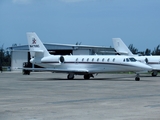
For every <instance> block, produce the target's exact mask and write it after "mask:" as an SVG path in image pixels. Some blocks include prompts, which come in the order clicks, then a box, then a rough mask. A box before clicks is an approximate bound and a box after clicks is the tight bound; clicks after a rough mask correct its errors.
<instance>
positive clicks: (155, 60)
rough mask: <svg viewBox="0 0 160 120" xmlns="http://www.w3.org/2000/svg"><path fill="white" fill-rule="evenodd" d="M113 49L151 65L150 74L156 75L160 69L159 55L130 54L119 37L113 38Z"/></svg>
mask: <svg viewBox="0 0 160 120" xmlns="http://www.w3.org/2000/svg"><path fill="white" fill-rule="evenodd" d="M112 40H113V45H114V49H115V50H116V52H117V53H119V54H122V55H129V56H133V57H134V58H135V59H136V60H138V61H140V62H142V63H146V64H147V65H149V66H151V67H152V71H151V72H152V76H157V74H158V71H160V56H138V55H134V54H132V52H131V51H130V50H129V49H128V47H127V46H126V45H125V43H124V42H123V41H122V40H121V38H113V39H112Z"/></svg>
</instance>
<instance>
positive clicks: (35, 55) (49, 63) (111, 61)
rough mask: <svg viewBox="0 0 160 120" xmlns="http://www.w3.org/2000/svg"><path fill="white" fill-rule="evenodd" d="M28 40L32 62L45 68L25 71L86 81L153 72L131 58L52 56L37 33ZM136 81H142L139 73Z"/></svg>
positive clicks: (30, 35) (29, 34) (31, 34)
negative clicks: (101, 75)
mask: <svg viewBox="0 0 160 120" xmlns="http://www.w3.org/2000/svg"><path fill="white" fill-rule="evenodd" d="M27 38H28V44H29V50H30V54H31V60H30V62H31V63H33V64H35V65H38V66H41V67H43V68H23V69H24V70H39V71H40V70H42V71H52V72H60V73H67V74H68V76H67V78H68V79H74V75H84V79H90V77H93V74H98V73H106V72H126V71H131V72H141V71H148V70H151V67H150V66H148V65H146V64H143V63H141V62H138V61H136V59H135V58H133V57H130V56H118V55H65V56H62V55H50V53H49V52H48V51H47V49H46V48H45V46H44V45H43V43H42V42H41V40H40V39H39V37H38V36H37V35H36V33H34V32H29V33H27ZM135 80H136V81H139V80H140V78H139V74H138V73H137V75H136V77H135Z"/></svg>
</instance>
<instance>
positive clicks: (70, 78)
mask: <svg viewBox="0 0 160 120" xmlns="http://www.w3.org/2000/svg"><path fill="white" fill-rule="evenodd" d="M90 77H94V76H93V74H85V75H84V79H85V80H89V79H90ZM67 79H68V80H73V79H74V73H69V74H68V76H67Z"/></svg>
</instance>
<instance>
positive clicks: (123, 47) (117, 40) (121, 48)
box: [112, 38, 133, 55]
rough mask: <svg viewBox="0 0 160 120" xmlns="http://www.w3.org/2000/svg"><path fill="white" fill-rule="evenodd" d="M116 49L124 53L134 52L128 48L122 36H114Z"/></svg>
mask: <svg viewBox="0 0 160 120" xmlns="http://www.w3.org/2000/svg"><path fill="white" fill-rule="evenodd" d="M112 41H113V46H114V49H115V50H116V51H117V52H118V53H119V54H124V55H133V54H132V52H131V51H130V50H129V49H128V47H127V46H126V45H125V43H124V42H123V41H122V40H121V38H112Z"/></svg>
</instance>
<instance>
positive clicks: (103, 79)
mask: <svg viewBox="0 0 160 120" xmlns="http://www.w3.org/2000/svg"><path fill="white" fill-rule="evenodd" d="M21 80H22V81H98V80H100V81H134V76H130V77H112V78H111V77H110V78H102V77H101V78H100V77H99V78H90V79H88V80H86V79H83V78H76V77H75V79H73V80H68V79H67V78H34V77H33V78H29V79H28V78H27V79H26V78H24V79H23V78H22V79H21Z"/></svg>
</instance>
